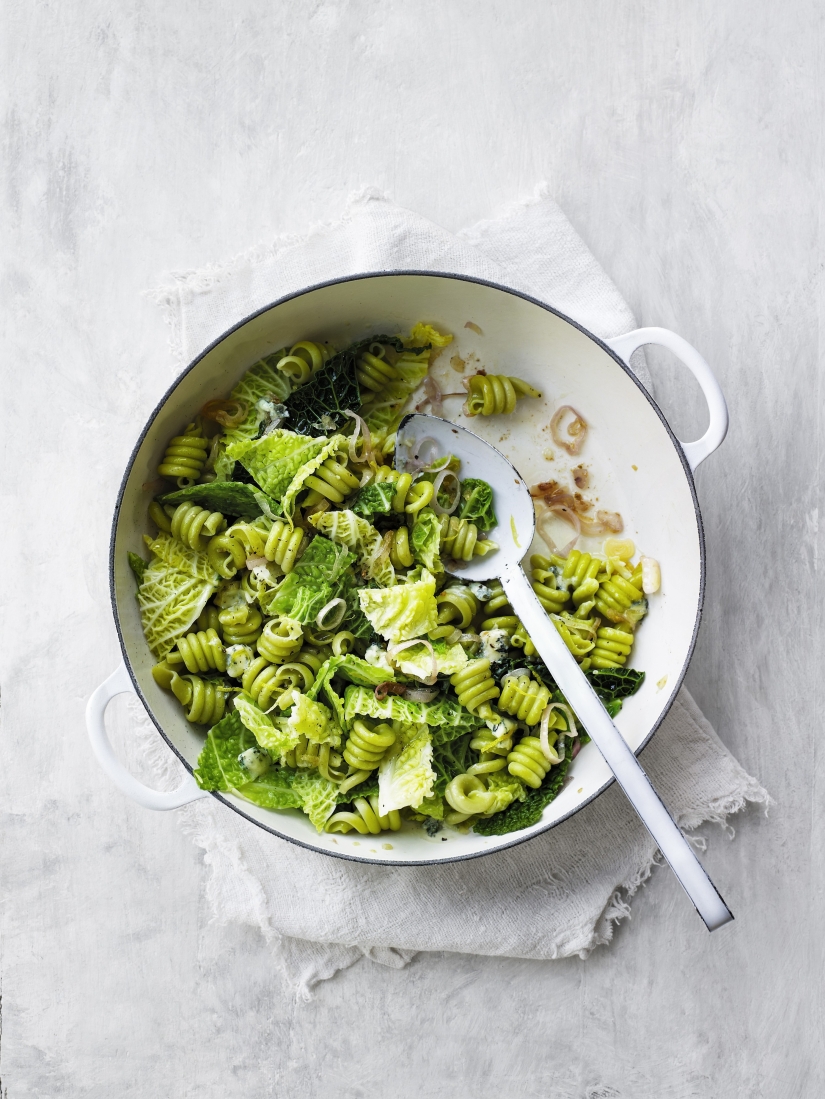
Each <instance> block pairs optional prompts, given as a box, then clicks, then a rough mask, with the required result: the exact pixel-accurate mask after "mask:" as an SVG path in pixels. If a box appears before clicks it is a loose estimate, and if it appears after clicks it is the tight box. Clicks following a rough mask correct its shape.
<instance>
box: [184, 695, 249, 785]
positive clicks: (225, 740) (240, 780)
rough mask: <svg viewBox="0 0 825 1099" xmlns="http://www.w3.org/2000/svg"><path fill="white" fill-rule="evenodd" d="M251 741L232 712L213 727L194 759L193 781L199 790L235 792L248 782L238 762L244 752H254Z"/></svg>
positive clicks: (237, 715) (246, 774)
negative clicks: (196, 764) (196, 761)
mask: <svg viewBox="0 0 825 1099" xmlns="http://www.w3.org/2000/svg"><path fill="white" fill-rule="evenodd" d="M255 745H256V741H255V737H254V736H253V735H252V733H251V732H250V731H249V730H248V729H247V728H246V726H245V725H244V723H243V722H242V721H241V715H240V714H239V713H236V712H235V711H234V710H233V711H232V712H231V713H228V714H226V715H225V716H224V717H222V718H221V720H220V721H219V722H218V724H217V725H214V726H213V727H212V728H211V729H210V730H209V732H208V733H207V736H206V743H205V744H204V746H203V748H202V749H201V753H200V755H199V756H198V766H197V767H196V768H195V780H196V781H197V784H198V786H200V788H201V790H223V791H227V790H237V789H239V787H241V786H245V785H246V784H247V783H248V782H249V772H248V771H247V770H246V769H245V768H244V767H242V766H241V764H240V763H239V762H238V756H239V755H240V754H241V752H245V751H246V749H247V748H254V747H255Z"/></svg>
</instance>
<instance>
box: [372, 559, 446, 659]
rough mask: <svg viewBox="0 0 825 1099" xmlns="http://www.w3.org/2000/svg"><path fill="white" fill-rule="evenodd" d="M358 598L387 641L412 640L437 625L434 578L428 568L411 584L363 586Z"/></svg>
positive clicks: (377, 629)
mask: <svg viewBox="0 0 825 1099" xmlns="http://www.w3.org/2000/svg"><path fill="white" fill-rule="evenodd" d="M358 598H359V600H360V603H361V610H362V611H363V612H364V614H365V615H366V616H367V618H368V619H369V620H370V622H371V623H372V627H373V629H374V630H375V631H376V633H380V634H381V636H382V637H383V638H384V639H385V640H386V641H390V642H393V643H397V642H399V641H409V640H411V639H412V638H414V637H420V636H421V635H422V634H426V633H429V631H430V630H434V629H435V627H436V625H437V624H438V607H437V606H436V602H435V577H434V576H433V575H432V573H430V572H428V571H427V570H426V569H424V570H423V571H422V574H421V579H420V580H418V581H416V582H414V583H412V584H396V585H395V586H394V587H392V588H362V589H361V590H360V591H359V593H358Z"/></svg>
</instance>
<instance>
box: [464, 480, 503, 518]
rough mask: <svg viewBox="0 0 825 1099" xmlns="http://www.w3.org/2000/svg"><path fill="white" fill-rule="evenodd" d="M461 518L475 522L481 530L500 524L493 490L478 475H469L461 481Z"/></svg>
mask: <svg viewBox="0 0 825 1099" xmlns="http://www.w3.org/2000/svg"><path fill="white" fill-rule="evenodd" d="M458 517H459V519H467V520H469V522H471V523H475V525H476V526H477V527H478V529H479V530H485V531H486V530H492V529H493V527H497V526H498V519H497V518H496V513H495V509H494V507H493V490H492V488H491V487H490V485H488V484H487V482H486V481H482V480H481V479H480V478H478V477H467V478H466V479H465V480H463V481H462V482H461V502H460V503H459V510H458Z"/></svg>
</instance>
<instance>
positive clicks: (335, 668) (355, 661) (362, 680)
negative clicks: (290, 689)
mask: <svg viewBox="0 0 825 1099" xmlns="http://www.w3.org/2000/svg"><path fill="white" fill-rule="evenodd" d="M335 676H340V677H341V678H342V679H347V680H349V681H350V682H351V683H358V684H361V685H363V686H367V687H377V686H378V684H379V683H386V682H388V681H390V680H394V679H395V676H394V675H393V673H392V672H387V671H386V670H385V669H383V668H375V667H373V665H372V664H368V663H367V662H366V660H362V659H361V658H360V657H359V656H355V655H353V654H351V653H348V654H347V655H346V656H331V657H330V658H329V659H328V660H326V661H325V662H324V663H323V664H322V665H321V667H320V668H319V669H318V674H317V675H316V676H315V682H314V683H313V684H312V686H311V687H310V688H309V690H308V691H307V695H308V697H309V698H318V696H319V695H320V694H323V696H324V698H325V699H326V700H327V703H328V704H329V706H330V707H331V708H332V712H333V713H334V714H335V717H336V720H337V722H338V724H339V725H340V726H341V728H342V729H347V728H348V727H349V722H348V721H347V718H346V715H345V712H344V700H343V699H342V698H341V696H340V695H339V694H338V692H337V691H336V690H335V688H334V687H333V685H332V680H333V678H334V677H335Z"/></svg>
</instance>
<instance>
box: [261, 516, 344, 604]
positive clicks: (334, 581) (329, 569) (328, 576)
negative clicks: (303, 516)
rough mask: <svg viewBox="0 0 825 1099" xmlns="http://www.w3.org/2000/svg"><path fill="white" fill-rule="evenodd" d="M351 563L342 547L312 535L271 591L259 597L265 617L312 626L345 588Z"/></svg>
mask: <svg viewBox="0 0 825 1099" xmlns="http://www.w3.org/2000/svg"><path fill="white" fill-rule="evenodd" d="M352 560H353V556H352V554H351V553H348V552H347V550H346V548H345V547H343V546H336V545H335V544H334V543H332V542H330V541H329V539H327V538H321V537H319V536H317V535H316V536H315V538H313V539H312V541H311V542H310V544H309V545H308V546H307V548H306V549H305V550H304V553H303V554H302V556H301V557H300V558H299V559H298V561H297V562H296V564H295V567H294V568H293V570H292V572H290V573H288V574H287V576H286V577H285V578H284V580H283V581H282V583H281V584H280V586H279V587H278V588H276V589H275V590H274V592H273V593H272V594H271V596H270V595H267V596H262V597H261V607H262V609H263V611H264V613H265V614H270V615H273V614H286V615H288V616H289V617H290V618H294V619H295V620H296V621H297V622H300V623H301V625H304V626H305V625H308V624H309V623H313V622H314V621H315V619H316V617H317V615H318V612H319V611H320V610H322V609H323V608H324V607H325V606H326V605H327V603H329V601H330V600H331V599H337V598H339V596H340V593H341V591H342V590H343V589H344V588H345V584H346V580H347V572H348V569H349V565H350V564H351V562H352Z"/></svg>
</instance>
